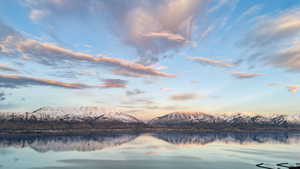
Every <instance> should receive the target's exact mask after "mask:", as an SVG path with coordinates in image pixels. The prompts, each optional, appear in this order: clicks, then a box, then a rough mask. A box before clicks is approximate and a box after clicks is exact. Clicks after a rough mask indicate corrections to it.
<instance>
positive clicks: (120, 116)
mask: <svg viewBox="0 0 300 169" xmlns="http://www.w3.org/2000/svg"><path fill="white" fill-rule="evenodd" d="M32 115H34V116H35V117H36V118H37V119H39V120H49V121H53V120H54V121H57V120H60V121H88V120H93V121H119V122H124V123H140V122H141V121H140V120H139V119H137V118H135V117H134V116H131V115H129V114H127V113H122V112H117V111H114V110H108V109H104V108H99V107H42V108H40V109H37V110H35V111H33V112H32Z"/></svg>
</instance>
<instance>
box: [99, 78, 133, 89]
mask: <svg viewBox="0 0 300 169" xmlns="http://www.w3.org/2000/svg"><path fill="white" fill-rule="evenodd" d="M98 87H100V88H125V87H127V81H126V80H121V79H104V80H103V84H101V85H99V86H98Z"/></svg>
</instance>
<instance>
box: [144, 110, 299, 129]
mask: <svg viewBox="0 0 300 169" xmlns="http://www.w3.org/2000/svg"><path fill="white" fill-rule="evenodd" d="M201 123H205V124H226V125H231V126H234V125H235V124H247V125H274V126H283V125H288V124H290V125H300V114H295V115H281V114H264V115H262V114H261V115H259V114H249V113H234V114H222V115H210V114H206V113H182V112H176V113H170V114H167V115H164V116H160V117H156V118H154V119H152V120H151V121H150V122H149V124H152V125H155V124H159V125H163V124H201Z"/></svg>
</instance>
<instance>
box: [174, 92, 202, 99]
mask: <svg viewBox="0 0 300 169" xmlns="http://www.w3.org/2000/svg"><path fill="white" fill-rule="evenodd" d="M199 97H200V96H199V95H198V94H196V93H180V94H173V95H171V96H170V99H171V100H175V101H183V100H193V99H197V98H199Z"/></svg>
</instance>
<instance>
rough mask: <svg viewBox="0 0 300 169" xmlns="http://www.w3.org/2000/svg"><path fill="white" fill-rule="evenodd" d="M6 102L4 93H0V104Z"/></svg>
mask: <svg viewBox="0 0 300 169" xmlns="http://www.w3.org/2000/svg"><path fill="white" fill-rule="evenodd" d="M4 100H6V97H5V93H4V92H0V102H1V101H4Z"/></svg>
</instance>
